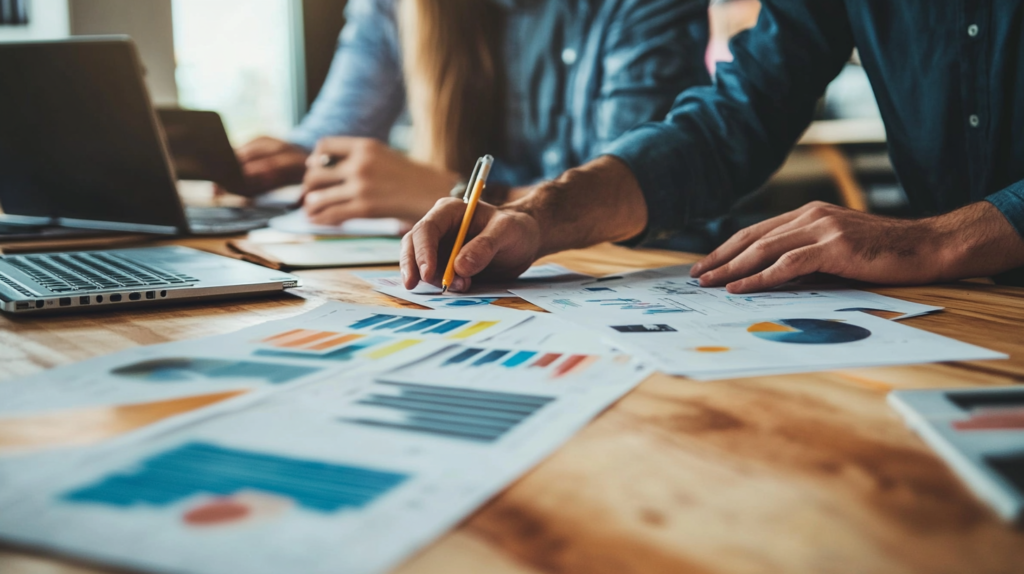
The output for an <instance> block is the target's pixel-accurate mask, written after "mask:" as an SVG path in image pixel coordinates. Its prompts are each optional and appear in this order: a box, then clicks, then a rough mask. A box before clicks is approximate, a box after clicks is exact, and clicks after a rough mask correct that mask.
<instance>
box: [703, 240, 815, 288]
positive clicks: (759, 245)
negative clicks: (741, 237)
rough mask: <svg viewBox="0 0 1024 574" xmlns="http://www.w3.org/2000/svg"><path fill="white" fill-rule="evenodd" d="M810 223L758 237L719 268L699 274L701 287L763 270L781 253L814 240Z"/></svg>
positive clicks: (714, 285)
mask: <svg viewBox="0 0 1024 574" xmlns="http://www.w3.org/2000/svg"><path fill="white" fill-rule="evenodd" d="M816 231H817V230H816V229H815V228H814V227H813V226H808V225H803V226H800V227H797V228H796V229H793V230H790V231H786V232H784V233H778V234H775V233H774V232H773V233H771V234H769V235H767V236H765V237H762V238H761V239H758V240H757V241H755V242H754V243H753V244H751V245H750V247H747V248H746V249H745V250H744V251H743V252H742V253H740V254H739V255H737V256H736V257H734V258H732V259H731V260H730V261H729V262H728V263H726V264H724V265H722V266H721V267H719V268H717V269H714V270H712V271H708V272H706V273H704V274H703V275H701V276H700V284H701V286H702V287H718V286H721V285H725V284H726V283H731V282H733V281H735V280H737V279H740V278H742V277H748V276H750V275H753V274H754V273H757V272H758V271H761V270H762V269H765V268H766V267H768V266H769V265H771V264H772V263H774V262H775V261H776V260H778V259H779V257H781V256H782V255H783V254H785V253H787V252H789V251H793V250H795V249H799V248H801V247H805V246H807V245H811V244H813V243H815V242H816V241H817V240H818V234H817V233H816Z"/></svg>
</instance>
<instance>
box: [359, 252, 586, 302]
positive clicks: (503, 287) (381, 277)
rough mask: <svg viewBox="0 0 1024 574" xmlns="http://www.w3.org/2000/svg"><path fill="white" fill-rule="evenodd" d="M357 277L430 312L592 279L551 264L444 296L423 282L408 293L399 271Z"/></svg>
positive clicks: (534, 267)
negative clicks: (533, 287) (538, 286)
mask: <svg viewBox="0 0 1024 574" xmlns="http://www.w3.org/2000/svg"><path fill="white" fill-rule="evenodd" d="M355 275H356V276H357V277H359V278H361V279H363V280H364V281H366V282H367V283H369V284H370V285H373V288H374V290H375V291H377V292H380V293H384V294H385V295H391V296H392V297H396V298H398V299H402V300H404V301H409V302H412V303H416V304H418V305H423V306H424V307H429V308H431V309H446V308H452V307H454V308H459V307H473V306H477V305H489V304H491V303H492V302H494V300H495V299H500V298H502V297H516V295H513V294H512V293H511V292H510V291H509V290H510V289H515V288H519V287H524V286H527V285H532V284H534V283H538V284H543V285H557V284H562V283H574V282H577V281H580V280H585V279H589V278H590V276H589V275H584V274H582V273H577V272H575V271H572V270H571V269H567V268H565V267H563V266H561V265H557V264H554V263H548V264H545V265H535V266H533V267H531V268H529V269H527V270H526V272H524V273H523V274H522V275H520V276H519V279H518V280H516V281H512V282H507V283H480V284H473V285H472V286H470V289H469V291H468V292H467V293H444V294H442V293H441V288H440V287H436V286H434V285H431V284H430V283H426V282H423V281H421V282H420V284H419V285H417V286H416V287H415V288H413V289H412V290H411V291H410V290H406V288H405V287H404V286H403V285H402V276H401V274H400V273H398V272H397V271H366V272H357V273H355Z"/></svg>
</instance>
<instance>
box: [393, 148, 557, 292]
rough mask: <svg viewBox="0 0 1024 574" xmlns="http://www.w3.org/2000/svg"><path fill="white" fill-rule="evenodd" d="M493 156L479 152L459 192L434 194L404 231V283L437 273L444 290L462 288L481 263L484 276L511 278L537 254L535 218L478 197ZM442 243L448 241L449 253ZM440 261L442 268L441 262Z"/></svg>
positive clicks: (433, 277) (410, 285)
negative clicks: (447, 195) (432, 201)
mask: <svg viewBox="0 0 1024 574" xmlns="http://www.w3.org/2000/svg"><path fill="white" fill-rule="evenodd" d="M492 162H493V159H492V158H491V157H490V156H485V157H483V158H481V159H480V161H479V162H478V163H477V168H476V169H474V170H473V177H471V178H470V183H469V185H467V186H466V193H465V195H464V197H463V198H462V199H456V198H444V199H441V200H439V201H438V202H437V204H436V205H435V206H434V208H433V209H431V210H430V212H429V213H428V214H427V215H426V216H425V217H424V218H423V219H421V220H420V221H419V222H418V223H417V224H416V225H415V226H414V227H413V228H412V231H410V232H409V233H407V234H406V235H405V237H403V239H402V260H401V269H402V281H403V283H404V285H405V287H406V288H407V289H413V288H415V287H416V285H418V284H419V282H420V280H423V281H426V282H428V283H433V284H435V285H437V283H435V281H437V279H438V278H440V279H441V283H442V285H441V287H442V289H445V291H446V292H465V291H467V290H468V289H469V287H470V284H471V283H472V278H473V277H474V276H476V275H477V274H478V273H481V272H482V271H484V270H485V268H486V274H487V278H488V279H493V280H501V281H504V280H509V279H515V278H516V277H518V276H519V275H520V274H522V272H523V271H525V270H526V269H529V267H530V264H532V263H533V262H534V261H535V260H536V259H537V258H538V256H539V248H540V232H539V229H538V226H537V222H536V221H535V220H534V219H533V218H532V217H529V216H527V215H526V214H524V213H520V212H519V211H516V210H514V209H506V207H501V208H497V207H495V206H493V205H490V204H488V203H485V202H483V201H481V199H480V197H481V195H482V194H483V191H484V189H485V188H486V184H487V182H486V180H487V176H488V175H489V172H490V168H491V165H492ZM481 171H482V173H481ZM481 176H482V177H481ZM515 203H517V204H518V203H522V202H521V201H519V202H515ZM446 244H448V245H452V250H451V252H450V256H449V252H448V250H447V249H446V248H445V245H446ZM444 263H447V266H446V267H445V268H443V271H444V273H443V274H442V273H441V272H442V268H441V267H440V265H442V264H444Z"/></svg>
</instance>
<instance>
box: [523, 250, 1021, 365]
mask: <svg viewBox="0 0 1024 574" xmlns="http://www.w3.org/2000/svg"><path fill="white" fill-rule="evenodd" d="M513 291H514V293H515V294H517V295H519V296H521V297H522V298H523V299H526V300H527V301H529V302H531V303H533V304H535V305H537V306H539V307H541V308H543V309H545V310H547V311H550V312H552V313H555V314H557V315H558V316H560V317H562V318H565V319H567V320H570V321H572V322H574V323H577V324H580V325H585V326H589V327H593V328H596V329H599V330H600V331H601V332H603V333H604V334H605V336H607V337H608V338H609V340H611V341H613V342H614V343H615V344H616V345H618V346H620V347H621V348H623V349H624V350H627V351H630V352H632V353H635V354H636V355H638V356H642V357H646V358H648V359H650V360H651V362H652V364H653V365H654V366H656V367H658V368H659V369H661V370H663V371H665V372H667V373H671V374H677V375H686V376H690V377H693V378H698V379H719V378H734V377H741V376H756V375H768V374H783V373H793V372H806V371H818V370H825V369H836V368H852V367H860V366H873V365H894V364H907V363H927V362H937V361H959V360H981V359H999V358H1005V355H1002V354H1000V353H995V352H992V351H988V350H986V349H982V348H979V347H975V346H973V345H968V344H965V343H960V342H958V341H954V340H952V339H948V338H945V337H941V336H939V335H934V334H931V333H927V332H924V331H920V330H917V329H912V328H909V327H906V326H903V325H899V324H897V323H894V322H892V321H887V320H885V319H882V318H881V317H885V318H887V319H891V318H902V317H908V316H915V315H920V314H923V313H928V312H932V311H935V310H937V309H938V308H936V307H929V306H926V305H919V304H916V303H910V302H906V301H900V300H898V299H893V298H890V297H883V296H880V295H875V294H872V293H867V292H863V291H856V290H850V289H801V290H792V291H781V290H779V291H770V292H767V293H756V294H749V295H733V294H730V293H728V292H727V291H725V290H724V289H705V288H701V287H700V286H699V285H697V282H696V280H694V279H691V278H690V277H689V266H679V267H670V268H665V269H654V270H650V271H643V272H638V273H632V274H628V275H624V276H621V277H608V278H602V279H595V280H588V281H581V282H576V283H573V284H571V285H557V286H550V285H537V286H527V287H521V288H516V289H514V290H513Z"/></svg>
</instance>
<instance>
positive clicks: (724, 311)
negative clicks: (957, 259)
mask: <svg viewBox="0 0 1024 574" xmlns="http://www.w3.org/2000/svg"><path fill="white" fill-rule="evenodd" d="M690 267H691V266H690V265H677V266H673V267H663V268H659V269H649V270H646V271H637V272H635V273H628V274H623V275H617V276H609V277H602V278H599V279H590V280H583V281H575V282H573V283H565V284H562V285H543V284H540V285H523V286H519V287H514V288H513V289H512V291H513V292H514V293H515V294H516V295H518V296H520V297H522V298H523V299H526V300H527V301H529V302H531V303H533V304H534V305H537V306H538V307H540V308H542V309H545V310H547V311H551V312H552V313H556V312H557V313H559V314H560V315H563V316H564V317H565V318H567V319H573V320H574V317H576V316H591V315H594V314H595V313H599V314H601V315H602V316H607V317H612V316H614V317H617V318H621V319H627V318H636V317H648V318H650V317H655V316H666V315H673V316H681V315H687V316H693V317H698V316H705V317H716V316H728V315H748V314H777V313H787V312H789V311H790V310H793V309H798V310H800V311H805V310H817V311H825V312H840V313H856V312H862V313H868V314H871V315H875V316H876V317H881V318H883V319H904V318H908V317H916V316H918V315H924V314H926V313H932V312H935V311H941V310H942V308H941V307H932V306H929V305H921V304H919V303H911V302H909V301H903V300H900V299H894V298H892V297H886V296H884V295H877V294H875V293H870V292H867V291H859V290H856V289H835V288H829V287H828V286H815V287H803V286H801V287H799V288H798V289H793V290H782V289H780V290H774V291H766V292H763V293H748V294H743V295H737V294H733V293H729V292H728V291H726V290H725V289H724V288H718V287H701V286H700V284H699V283H698V281H697V280H696V279H693V278H691V277H690Z"/></svg>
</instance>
